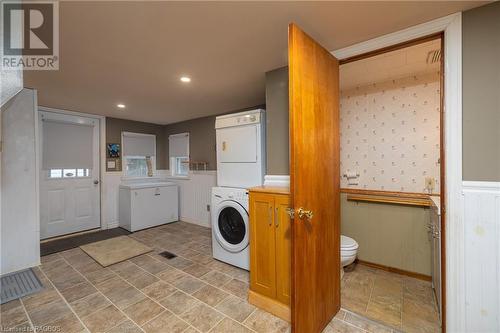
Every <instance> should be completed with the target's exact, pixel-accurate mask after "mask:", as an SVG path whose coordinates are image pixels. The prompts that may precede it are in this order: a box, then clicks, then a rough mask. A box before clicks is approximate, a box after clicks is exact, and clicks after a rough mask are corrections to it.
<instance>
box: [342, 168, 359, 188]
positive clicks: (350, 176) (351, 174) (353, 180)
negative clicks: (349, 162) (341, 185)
mask: <svg viewBox="0 0 500 333" xmlns="http://www.w3.org/2000/svg"><path fill="white" fill-rule="evenodd" d="M344 177H345V178H347V184H348V185H358V184H359V172H357V171H351V170H346V171H345V172H344Z"/></svg>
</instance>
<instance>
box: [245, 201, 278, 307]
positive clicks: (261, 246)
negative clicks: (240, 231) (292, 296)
mask: <svg viewBox="0 0 500 333" xmlns="http://www.w3.org/2000/svg"><path fill="white" fill-rule="evenodd" d="M274 229H275V227H274V197H273V196H272V195H270V194H265V193H250V288H251V290H253V291H255V292H256V293H259V294H261V295H264V296H268V297H271V298H275V297H276V252H275V251H276V241H275V230H274Z"/></svg>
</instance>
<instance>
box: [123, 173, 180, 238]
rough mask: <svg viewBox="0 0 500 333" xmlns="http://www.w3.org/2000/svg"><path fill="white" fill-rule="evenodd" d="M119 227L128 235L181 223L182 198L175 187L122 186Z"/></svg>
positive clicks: (162, 184) (170, 185)
mask: <svg viewBox="0 0 500 333" xmlns="http://www.w3.org/2000/svg"><path fill="white" fill-rule="evenodd" d="M119 196H120V198H119V206H120V207H119V223H120V227H122V228H124V229H127V230H129V231H137V230H141V229H146V228H151V227H155V226H158V225H161V224H165V223H170V222H175V221H177V220H178V219H179V194H178V188H177V185H176V184H175V183H169V182H159V183H142V184H140V183H139V184H128V185H120V195H119Z"/></svg>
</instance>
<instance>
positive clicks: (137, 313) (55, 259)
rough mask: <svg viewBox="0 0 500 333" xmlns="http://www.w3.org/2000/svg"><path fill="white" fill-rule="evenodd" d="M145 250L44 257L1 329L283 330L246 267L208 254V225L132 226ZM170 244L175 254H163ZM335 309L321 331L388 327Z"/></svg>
mask: <svg viewBox="0 0 500 333" xmlns="http://www.w3.org/2000/svg"><path fill="white" fill-rule="evenodd" d="M132 237H134V238H135V239H137V240H139V241H141V242H143V243H145V244H147V245H149V246H151V247H153V248H154V249H155V252H152V253H148V254H145V255H142V256H139V257H136V258H133V259H130V260H127V261H124V262H122V263H119V264H115V265H112V266H109V267H107V268H103V267H101V266H100V265H99V264H97V263H96V262H95V261H94V260H93V259H92V258H90V257H89V256H87V255H86V254H85V253H84V252H83V251H81V250H80V249H78V248H77V249H72V250H68V251H65V252H61V253H57V254H53V255H50V256H46V257H43V258H42V265H41V266H40V267H38V268H36V274H37V275H38V276H39V278H40V279H41V280H42V282H43V284H44V286H45V289H44V290H43V291H42V292H40V293H37V294H34V295H31V296H27V297H23V298H22V299H20V300H15V301H12V302H9V303H6V304H4V305H2V306H1V307H0V314H1V318H0V324H1V327H0V331H11V332H12V331H18V332H19V331H22V332H28V331H33V330H34V329H35V328H36V329H38V331H49V330H50V329H52V331H54V329H55V330H56V331H58V332H116V333H121V332H125V333H133V332H162V333H170V332H212V333H216V332H227V333H229V332H231V333H233V332H234V333H237V332H262V333H273V332H289V331H290V326H289V324H288V323H287V322H285V321H283V320H281V319H279V318H277V317H275V316H273V315H271V314H269V313H267V312H264V311H261V310H259V309H257V308H255V307H254V306H252V305H250V304H248V303H247V301H246V296H247V290H248V278H249V276H248V272H246V271H244V270H241V269H238V268H235V267H233V266H230V265H226V264H224V263H221V262H219V261H216V260H214V259H213V258H212V256H211V234H210V230H209V229H207V228H203V227H199V226H195V225H192V224H187V223H183V222H178V223H172V224H168V225H164V226H160V227H157V228H153V229H148V230H144V231H140V232H137V233H135V234H133V235H132ZM164 250H168V251H170V252H174V253H176V254H177V255H178V257H177V258H174V259H171V260H167V259H165V258H163V257H161V256H159V255H158V253H159V252H161V251H164ZM391 331H392V329H390V328H387V327H385V326H382V325H380V324H377V323H375V322H373V321H370V320H368V319H366V318H364V317H361V316H359V315H357V314H354V313H352V312H349V311H346V310H341V311H340V312H339V314H338V315H337V316H336V317H335V318H334V319H333V320H332V321H331V322H330V324H329V325H328V326H327V327H326V329H325V331H324V332H327V333H328V332H391Z"/></svg>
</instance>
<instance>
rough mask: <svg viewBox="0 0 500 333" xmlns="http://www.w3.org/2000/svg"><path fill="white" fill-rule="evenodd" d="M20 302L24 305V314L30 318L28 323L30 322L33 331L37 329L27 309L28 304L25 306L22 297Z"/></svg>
mask: <svg viewBox="0 0 500 333" xmlns="http://www.w3.org/2000/svg"><path fill="white" fill-rule="evenodd" d="M19 302H20V303H21V306H22V307H23V310H24V314H25V315H26V318H28V323H29V324H30V327H31V328H32V329H33V332H34V331H35V325H33V322H32V321H31V318H30V315H29V314H28V310H26V306H24V302H23V299H22V297H21V298H19Z"/></svg>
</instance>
